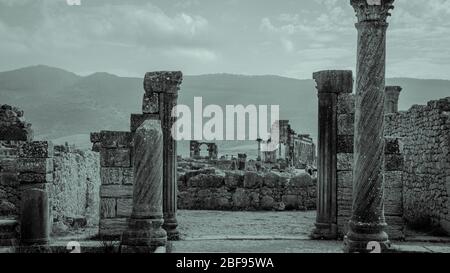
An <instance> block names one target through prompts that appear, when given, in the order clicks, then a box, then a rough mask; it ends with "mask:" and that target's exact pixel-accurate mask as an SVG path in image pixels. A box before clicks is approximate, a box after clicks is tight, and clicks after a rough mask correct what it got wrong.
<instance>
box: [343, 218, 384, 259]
mask: <svg viewBox="0 0 450 273" xmlns="http://www.w3.org/2000/svg"><path fill="white" fill-rule="evenodd" d="M386 226H387V224H386V223H355V222H353V221H350V222H349V232H348V233H347V235H346V236H345V237H344V252H345V253H384V252H389V249H390V247H391V242H390V241H389V239H388V235H387V233H386V232H384V228H385V227H386Z"/></svg>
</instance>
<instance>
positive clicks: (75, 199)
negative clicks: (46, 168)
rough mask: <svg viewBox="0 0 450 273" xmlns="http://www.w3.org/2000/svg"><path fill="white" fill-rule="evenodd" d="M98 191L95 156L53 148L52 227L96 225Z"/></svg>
mask: <svg viewBox="0 0 450 273" xmlns="http://www.w3.org/2000/svg"><path fill="white" fill-rule="evenodd" d="M99 188H100V159H99V154H98V153H96V152H92V151H80V150H76V149H75V150H72V149H70V148H69V147H67V146H55V151H54V157H53V182H52V184H51V187H50V206H51V209H52V218H53V220H54V222H55V224H56V223H57V222H63V223H65V224H67V223H69V222H70V221H71V219H86V224H87V225H89V226H95V225H98V220H99Z"/></svg>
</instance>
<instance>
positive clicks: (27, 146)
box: [19, 141, 53, 158]
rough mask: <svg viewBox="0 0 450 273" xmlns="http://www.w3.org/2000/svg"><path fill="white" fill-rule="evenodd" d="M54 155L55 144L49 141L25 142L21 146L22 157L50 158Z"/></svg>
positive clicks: (20, 153) (20, 155) (20, 154)
mask: <svg viewBox="0 0 450 273" xmlns="http://www.w3.org/2000/svg"><path fill="white" fill-rule="evenodd" d="M52 156H53V144H52V143H51V142H48V141H33V142H24V143H23V144H22V145H20V147H19V157H21V158H49V157H52Z"/></svg>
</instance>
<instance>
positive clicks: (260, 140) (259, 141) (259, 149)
mask: <svg viewBox="0 0 450 273" xmlns="http://www.w3.org/2000/svg"><path fill="white" fill-rule="evenodd" d="M256 141H257V142H258V157H257V158H256V160H257V161H261V159H262V158H261V142H262V139H261V138H258V139H257V140H256Z"/></svg>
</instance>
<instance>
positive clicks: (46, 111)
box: [0, 65, 450, 154]
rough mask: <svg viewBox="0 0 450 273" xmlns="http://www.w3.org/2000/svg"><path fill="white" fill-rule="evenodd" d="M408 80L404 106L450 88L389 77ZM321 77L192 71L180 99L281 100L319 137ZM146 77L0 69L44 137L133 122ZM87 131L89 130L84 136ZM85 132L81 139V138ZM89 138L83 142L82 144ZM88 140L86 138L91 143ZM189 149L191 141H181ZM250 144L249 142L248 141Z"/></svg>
mask: <svg viewBox="0 0 450 273" xmlns="http://www.w3.org/2000/svg"><path fill="white" fill-rule="evenodd" d="M387 84H388V85H400V86H402V87H403V92H402V94H401V98H400V105H399V107H400V109H401V110H406V109H408V108H409V107H410V106H411V105H413V104H424V103H426V102H427V101H429V100H432V99H438V98H442V97H447V96H450V81H447V80H422V79H410V78H393V79H387ZM314 86H315V84H314V81H313V80H298V79H292V78H285V77H279V76H243V75H231V74H211V75H200V76H185V77H184V80H183V84H182V87H181V91H180V96H179V103H180V104H185V105H188V106H191V107H192V105H193V101H194V97H195V96H196V97H202V98H203V104H204V105H207V104H217V105H220V106H222V107H223V109H225V108H224V106H225V105H237V104H242V105H248V104H256V105H280V118H281V119H289V120H290V121H291V124H292V126H293V128H294V129H295V130H296V131H297V132H298V133H308V134H311V135H312V136H314V137H316V134H317V133H316V132H317V94H316V90H315V87H314ZM143 93H144V91H143V87H142V78H126V77H118V76H115V75H112V74H108V73H94V74H92V75H89V76H84V77H83V76H79V75H76V74H75V73H72V72H69V71H65V70H63V69H59V68H54V67H49V66H43V65H38V66H31V67H25V68H21V69H17V70H13V71H6V72H0V104H11V105H15V106H18V107H20V108H22V109H23V110H24V111H25V117H26V119H27V120H28V121H29V122H31V123H32V124H33V128H34V131H35V135H36V136H37V137H36V138H38V139H52V140H56V142H58V141H69V142H70V140H71V139H73V140H74V141H75V142H77V143H83V141H84V142H88V138H87V136H88V134H89V133H90V132H92V131H99V130H128V128H129V116H130V114H131V113H140V112H141V110H140V107H141V101H142V95H143ZM83 136H85V139H84V140H81V139H83ZM80 138H81V139H80ZM251 143H252V142H236V143H225V142H224V143H222V144H220V145H219V149H221V151H222V152H223V153H225V152H226V151H227V150H229V151H230V152H234V151H235V150H236V147H239V146H242V147H243V149H245V150H247V149H248V145H249V144H251ZM80 145H81V144H80ZM88 145H89V143H85V144H84V145H81V146H86V147H87V146H88ZM180 146H181V147H180V150H182V154H186V152H187V151H186V149H187V147H185V146H186V143H184V144H183V145H180ZM244 147H247V148H244Z"/></svg>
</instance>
